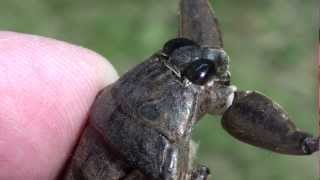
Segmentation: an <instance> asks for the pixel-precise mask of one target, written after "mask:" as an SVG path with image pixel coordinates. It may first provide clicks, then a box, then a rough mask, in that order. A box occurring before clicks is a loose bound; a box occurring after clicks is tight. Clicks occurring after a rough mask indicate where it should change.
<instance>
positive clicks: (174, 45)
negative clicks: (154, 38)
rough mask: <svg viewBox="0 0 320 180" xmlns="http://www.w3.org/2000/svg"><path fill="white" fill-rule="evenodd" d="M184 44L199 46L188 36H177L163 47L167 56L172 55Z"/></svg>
mask: <svg viewBox="0 0 320 180" xmlns="http://www.w3.org/2000/svg"><path fill="white" fill-rule="evenodd" d="M184 46H196V47H199V45H198V44H197V43H195V42H194V41H192V40H189V39H186V38H176V39H172V40H169V41H168V42H166V43H165V45H164V46H163V48H162V52H163V53H165V54H166V55H167V56H170V55H171V54H172V53H173V52H174V51H175V50H176V49H179V48H181V47H184Z"/></svg>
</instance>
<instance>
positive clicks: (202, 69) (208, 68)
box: [182, 59, 216, 85]
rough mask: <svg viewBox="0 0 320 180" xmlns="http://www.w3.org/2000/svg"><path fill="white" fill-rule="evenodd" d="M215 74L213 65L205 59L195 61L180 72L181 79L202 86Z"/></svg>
mask: <svg viewBox="0 0 320 180" xmlns="http://www.w3.org/2000/svg"><path fill="white" fill-rule="evenodd" d="M215 74H216V67H215V64H214V63H213V62H212V61H210V60H206V59H200V60H196V61H194V62H192V63H190V64H189V65H188V66H187V67H186V68H185V69H184V70H183V71H182V76H183V77H185V78H187V79H188V80H189V81H191V82H192V83H193V84H197V85H204V84H205V83H206V82H208V80H210V78H211V77H212V76H213V75H215Z"/></svg>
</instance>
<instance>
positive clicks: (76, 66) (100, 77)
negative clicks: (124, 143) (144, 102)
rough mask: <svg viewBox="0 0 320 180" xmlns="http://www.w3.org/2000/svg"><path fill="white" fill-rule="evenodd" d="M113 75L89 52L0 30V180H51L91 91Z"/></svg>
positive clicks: (84, 118) (64, 156)
mask: <svg viewBox="0 0 320 180" xmlns="http://www.w3.org/2000/svg"><path fill="white" fill-rule="evenodd" d="M117 78H118V75H117V73H116V71H115V70H114V68H113V67H112V65H111V64H110V63H108V61H107V60H106V59H104V58H103V57H102V56H100V55H98V54H97V53H95V52H93V51H90V50H88V49H85V48H81V47H78V46H75V45H71V44H69V43H65V42H62V41H57V40H53V39H49V38H44V37H39V36H31V35H26V34H20V33H14V32H3V31H0V97H1V100H0V179H11V180H18V179H28V180H33V179H47V180H53V179H57V177H58V175H59V173H61V170H62V169H63V167H64V164H65V163H66V160H67V159H68V157H69V156H70V154H71V152H72V149H73V148H74V146H75V143H76V142H77V139H78V137H79V135H80V133H81V129H82V127H83V126H84V125H85V122H86V121H87V115H88V112H89V108H90V106H91V104H92V103H93V101H94V99H95V96H96V94H97V93H98V92H99V91H100V90H101V89H102V88H103V87H105V86H106V85H108V84H110V83H112V82H114V81H115V80H116V79H117Z"/></svg>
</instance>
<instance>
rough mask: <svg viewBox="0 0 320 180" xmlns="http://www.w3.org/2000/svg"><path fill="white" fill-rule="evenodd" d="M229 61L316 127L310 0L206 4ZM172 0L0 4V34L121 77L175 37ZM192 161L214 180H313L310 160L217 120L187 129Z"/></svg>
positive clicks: (236, 74)
mask: <svg viewBox="0 0 320 180" xmlns="http://www.w3.org/2000/svg"><path fill="white" fill-rule="evenodd" d="M211 2H212V3H213V5H214V9H215V11H216V13H217V15H218V16H219V19H220V24H221V29H222V31H223V34H224V40H225V49H226V51H227V52H228V53H229V55H230V57H231V60H232V62H231V71H232V81H233V83H234V84H235V85H237V86H238V88H239V89H250V90H253V89H255V90H259V91H261V92H263V93H265V94H266V95H268V96H270V97H272V98H273V99H274V100H276V101H277V102H279V103H280V104H281V105H282V106H283V107H285V108H286V109H287V111H288V112H289V114H290V116H291V117H292V119H294V121H295V122H296V124H297V126H298V127H300V128H301V129H304V130H307V131H309V132H312V133H314V134H316V133H317V130H316V129H317V128H316V124H317V123H316V118H317V115H316V112H317V110H316V107H317V106H316V100H317V98H316V97H317V87H316V85H317V82H316V77H317V72H316V42H317V38H318V37H317V28H316V18H317V17H316V7H317V1H316V0H309V1H303V0H259V1H254V0H242V1H239V0H214V1H211ZM177 9H178V0H175V1H172V0H162V1H159V0H140V1H133V0H122V1H119V0H118V1H116V0H104V1H102V0H91V1H87V0H78V1H75V0H28V1H22V0H2V1H1V6H0V29H1V30H12V31H18V32H25V33H32V34H38V35H43V36H48V37H52V38H56V39H60V40H64V41H67V42H71V43H74V44H78V45H81V46H84V47H87V48H89V49H92V50H94V51H97V52H98V53H100V54H102V55H103V56H105V57H107V58H108V59H109V60H110V62H111V63H112V64H113V65H114V66H115V68H116V69H117V70H118V72H119V74H123V73H125V72H126V71H127V70H128V69H130V68H132V67H133V66H134V65H136V64H137V63H139V62H142V61H143V60H144V59H146V58H147V57H149V56H150V55H151V54H152V53H153V52H155V51H157V50H158V49H159V48H160V47H162V45H163V43H164V42H165V41H167V40H168V39H170V38H173V37H175V35H176V32H177V21H178V17H177ZM194 139H195V140H196V142H198V143H199V144H200V146H199V149H198V158H197V162H200V163H202V164H207V165H209V167H210V168H211V171H212V174H213V177H212V179H219V180H257V179H258V180H271V179H272V180H302V179H305V180H313V179H316V177H317V157H316V155H313V156H306V157H294V156H286V155H279V154H274V153H271V152H269V151H265V150H261V149H258V148H255V147H252V146H249V145H246V144H243V143H240V142H238V141H237V140H235V139H233V138H231V136H229V135H228V134H227V133H226V132H225V131H224V130H223V129H222V128H221V125H220V118H219V117H211V116H210V117H209V116H208V117H206V118H205V119H203V120H202V121H201V122H200V123H199V124H198V126H197V127H196V128H195V133H194Z"/></svg>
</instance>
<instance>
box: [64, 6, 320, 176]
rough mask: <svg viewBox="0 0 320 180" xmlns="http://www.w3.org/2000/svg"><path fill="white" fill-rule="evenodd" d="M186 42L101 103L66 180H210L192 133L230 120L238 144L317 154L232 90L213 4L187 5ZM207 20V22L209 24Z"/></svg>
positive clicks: (251, 95) (284, 121)
mask: <svg viewBox="0 0 320 180" xmlns="http://www.w3.org/2000/svg"><path fill="white" fill-rule="evenodd" d="M181 9H182V20H181V28H180V33H179V36H180V38H177V39H173V40H170V41H168V42H167V43H166V44H165V45H164V47H163V48H162V50H160V51H159V52H157V53H155V54H154V55H153V56H151V57H150V58H149V59H147V60H146V61H145V62H143V63H142V64H140V65H138V66H136V67H135V68H133V69H132V70H131V71H129V72H128V73H126V74H125V75H123V76H122V77H121V78H120V79H119V80H118V81H117V82H115V83H114V84H111V85H109V86H108V87H106V88H105V89H103V90H102V91H101V93H100V94H99V95H98V96H97V98H96V100H95V103H94V105H93V106H92V110H91V113H90V121H89V123H88V125H87V127H86V128H85V130H84V133H83V135H82V137H81V139H80V142H79V144H78V146H77V148H76V150H75V153H74V155H73V157H72V159H71V162H70V164H69V165H68V168H67V170H66V174H65V179H66V180H73V179H74V180H84V179H86V180H87V179H88V180H97V179H111V180H117V179H124V180H129V179H135V180H139V179H142V180H143V179H150V180H153V179H155V180H157V179H159V180H205V179H207V177H208V175H209V169H208V168H206V167H205V166H200V165H198V166H195V167H194V166H193V165H192V157H191V156H190V154H191V151H192V145H191V144H192V143H191V142H192V141H191V135H192V128H193V126H194V125H195V124H196V123H197V121H199V120H200V119H201V117H202V116H203V115H205V114H206V113H210V114H212V115H223V120H222V122H223V126H224V128H225V129H226V130H227V131H228V132H229V133H230V134H231V135H233V136H234V137H236V138H238V139H240V140H241V141H244V142H246V143H250V144H253V145H256V146H259V147H262V148H266V149H269V150H273V151H276V152H281V153H286V154H311V153H313V152H314V151H317V150H318V148H317V147H318V141H317V139H315V138H313V137H312V136H311V135H309V134H307V133H303V132H300V131H298V130H296V129H295V127H294V125H293V124H292V122H291V121H289V119H288V117H287V115H286V113H285V112H284V111H283V110H282V109H281V107H280V106H278V105H276V104H275V103H273V102H272V101H271V100H270V99H269V98H267V97H265V96H263V95H261V94H259V93H256V92H242V91H236V88H235V86H233V85H230V72H229V58H228V56H227V54H226V52H225V51H224V50H223V49H222V44H223V43H222V38H221V35H220V32H219V30H218V26H217V21H216V18H215V16H214V15H213V13H212V12H211V9H210V7H209V4H208V2H207V0H198V1H193V0H182V3H181ZM199 17H206V18H205V19H206V21H204V20H202V19H201V18H199Z"/></svg>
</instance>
